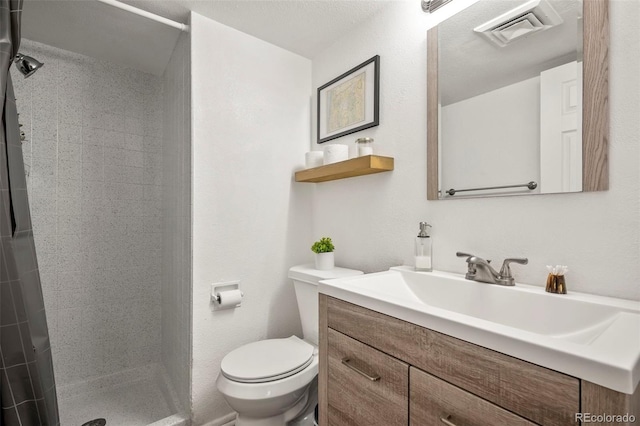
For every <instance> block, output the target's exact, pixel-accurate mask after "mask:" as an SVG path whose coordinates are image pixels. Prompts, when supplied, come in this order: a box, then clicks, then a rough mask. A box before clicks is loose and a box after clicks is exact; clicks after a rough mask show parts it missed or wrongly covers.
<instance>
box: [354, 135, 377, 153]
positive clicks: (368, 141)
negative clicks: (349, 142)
mask: <svg viewBox="0 0 640 426" xmlns="http://www.w3.org/2000/svg"><path fill="white" fill-rule="evenodd" d="M356 146H357V147H358V157H364V156H365V155H373V138H360V139H356Z"/></svg>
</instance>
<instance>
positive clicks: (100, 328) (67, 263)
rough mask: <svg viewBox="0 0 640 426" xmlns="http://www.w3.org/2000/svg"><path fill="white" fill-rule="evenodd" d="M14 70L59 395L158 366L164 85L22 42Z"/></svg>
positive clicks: (73, 55) (28, 42) (41, 46)
mask: <svg viewBox="0 0 640 426" xmlns="http://www.w3.org/2000/svg"><path fill="white" fill-rule="evenodd" d="M20 50H21V52H22V53H24V54H27V55H31V56H33V57H35V58H37V59H39V60H40V61H42V62H44V64H45V65H44V67H43V68H42V69H40V70H39V71H38V72H37V73H35V74H34V75H33V76H31V77H30V78H28V79H23V78H22V76H21V75H18V73H17V72H14V70H13V69H12V77H13V80H14V84H15V87H16V96H17V103H18V109H19V112H20V122H21V123H22V124H23V129H24V131H25V133H26V141H25V143H24V145H23V148H24V158H25V164H26V168H27V171H28V173H29V177H28V183H29V197H30V204H31V214H32V218H33V224H34V234H35V235H34V238H35V242H36V250H37V255H38V262H39V265H40V273H41V278H42V285H43V292H44V299H45V304H46V309H47V317H48V323H49V330H50V335H51V342H52V348H53V351H54V354H53V355H54V367H55V373H56V381H57V384H58V385H64V384H69V383H73V382H78V381H83V380H86V379H89V378H92V377H97V376H102V375H106V374H110V373H113V372H116V371H120V370H123V369H127V368H133V367H137V366H141V365H144V364H148V363H152V362H159V361H160V351H161V344H160V340H161V325H160V324H161V292H160V289H161V286H160V283H161V249H160V247H161V216H160V212H161V185H162V171H161V170H162V169H161V167H162V135H161V133H162V103H161V101H162V93H161V87H162V85H161V83H162V82H161V79H160V78H158V77H155V76H152V75H149V74H144V73H141V72H138V71H134V70H130V69H126V68H124V67H120V66H116V65H113V64H109V63H104V62H100V61H97V60H94V59H91V58H88V57H85V56H81V55H77V54H73V53H70V52H67V51H64V50H60V49H56V48H52V47H49V46H46V45H42V44H39V43H34V42H30V41H27V40H23V43H22V46H21V49H20Z"/></svg>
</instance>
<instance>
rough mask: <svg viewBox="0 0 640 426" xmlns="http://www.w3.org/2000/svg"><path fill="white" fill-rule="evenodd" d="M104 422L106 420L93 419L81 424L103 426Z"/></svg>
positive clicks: (83, 425)
mask: <svg viewBox="0 0 640 426" xmlns="http://www.w3.org/2000/svg"><path fill="white" fill-rule="evenodd" d="M106 424H107V421H106V420H105V419H94V420H90V421H88V422H86V423H83V424H82V426H105V425H106Z"/></svg>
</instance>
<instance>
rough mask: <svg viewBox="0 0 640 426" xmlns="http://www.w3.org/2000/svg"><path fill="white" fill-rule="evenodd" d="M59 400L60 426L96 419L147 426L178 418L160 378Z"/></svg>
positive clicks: (75, 425) (86, 391)
mask: <svg viewBox="0 0 640 426" xmlns="http://www.w3.org/2000/svg"><path fill="white" fill-rule="evenodd" d="M82 389H83V390H82V392H80V393H77V394H74V395H68V393H69V392H66V393H67V395H64V392H63V395H62V397H59V401H58V404H59V407H60V424H61V426H81V425H82V424H83V423H85V422H88V421H90V420H93V419H96V418H104V419H106V420H107V426H146V425H149V424H151V423H154V422H156V421H158V420H161V419H164V418H166V417H169V416H171V415H172V414H175V410H174V409H173V407H174V404H173V403H172V402H171V401H170V400H169V399H168V397H167V395H166V393H165V392H163V391H162V386H160V385H159V383H158V377H153V376H151V377H149V376H147V377H141V378H138V379H134V380H131V377H129V378H128V379H127V382H126V383H115V384H110V385H109V386H106V387H105V386H101V387H99V388H98V389H87V386H86V385H83V388H82Z"/></svg>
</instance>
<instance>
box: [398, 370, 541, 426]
mask: <svg viewBox="0 0 640 426" xmlns="http://www.w3.org/2000/svg"><path fill="white" fill-rule="evenodd" d="M410 370H411V373H410V380H409V381H410V383H411V388H410V390H409V399H410V405H409V413H410V414H411V422H410V425H412V426H463V425H464V426H496V425H509V426H534V425H535V423H531V422H529V421H528V420H525V419H523V418H522V417H520V416H517V415H515V414H513V413H511V412H510V411H507V410H505V409H503V408H500V407H498V406H497V405H494V404H492V403H490V402H488V401H485V400H484V399H482V398H479V397H477V396H475V395H473V394H471V393H469V392H466V391H464V390H462V389H460V388H458V387H456V386H454V385H452V384H449V383H447V382H445V381H444V380H440V379H438V378H436V377H434V376H432V375H430V374H428V373H425V372H424V371H421V370H418V369H417V368H414V367H411V369H410Z"/></svg>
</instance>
